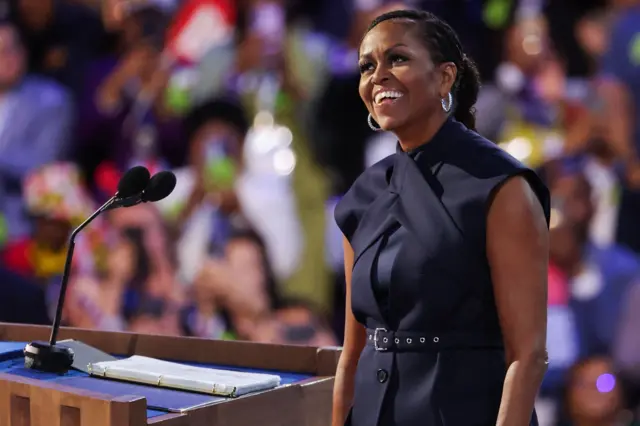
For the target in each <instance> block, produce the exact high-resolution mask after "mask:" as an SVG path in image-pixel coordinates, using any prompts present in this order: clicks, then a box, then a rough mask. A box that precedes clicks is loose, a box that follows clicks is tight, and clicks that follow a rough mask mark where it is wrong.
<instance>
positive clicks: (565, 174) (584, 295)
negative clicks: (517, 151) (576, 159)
mask: <svg viewBox="0 0 640 426" xmlns="http://www.w3.org/2000/svg"><path fill="white" fill-rule="evenodd" d="M557 167H558V169H556V170H553V167H552V166H551V167H549V168H548V169H547V179H548V182H549V187H550V189H551V195H552V217H551V234H550V237H551V240H550V243H551V245H550V253H549V255H550V259H549V263H550V265H549V311H548V312H549V313H548V315H549V317H548V339H549V340H548V348H549V357H550V368H549V373H548V374H547V377H546V378H545V382H544V385H543V390H544V391H545V393H546V392H550V393H551V394H554V393H556V392H557V390H558V389H559V385H560V383H561V381H562V377H563V374H564V371H565V370H566V369H567V368H568V367H569V366H570V365H571V364H572V363H573V362H575V361H576V360H577V359H578V358H580V357H584V356H589V355H592V354H594V353H600V352H605V353H610V351H611V350H612V348H613V344H614V339H615V336H616V332H617V330H618V324H619V320H620V311H621V308H622V306H623V301H624V300H625V297H626V295H627V292H628V291H629V288H630V287H631V286H632V285H633V284H634V283H636V282H638V279H639V278H640V261H639V260H638V258H637V257H636V256H635V255H634V254H633V253H632V252H630V251H628V250H626V249H624V248H622V247H619V246H616V245H610V246H605V247H598V246H596V245H594V244H592V242H591V241H590V239H589V225H590V221H591V218H592V215H593V204H592V199H591V197H592V193H591V187H590V185H589V182H588V181H587V179H586V178H585V176H584V174H583V172H582V169H581V168H580V167H579V165H578V166H575V167H572V166H571V165H568V164H567V162H566V161H565V162H562V163H560V164H558V165H557Z"/></svg>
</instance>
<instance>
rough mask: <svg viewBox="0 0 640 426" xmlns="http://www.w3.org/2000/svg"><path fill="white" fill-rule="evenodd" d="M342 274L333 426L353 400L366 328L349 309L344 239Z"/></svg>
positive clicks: (348, 256) (349, 261) (349, 262)
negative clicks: (343, 294) (340, 337)
mask: <svg viewBox="0 0 640 426" xmlns="http://www.w3.org/2000/svg"><path fill="white" fill-rule="evenodd" d="M342 245H343V247H344V276H345V281H346V290H347V291H346V293H347V294H346V304H345V305H346V307H345V311H346V312H345V318H346V319H345V325H344V344H343V347H342V355H341V356H340V361H339V362H338V369H337V371H336V378H335V385H334V387H333V416H332V425H333V426H343V425H344V421H345V419H346V417H347V413H348V412H349V409H350V408H351V402H352V400H353V386H354V377H355V373H356V367H357V366H358V359H359V358H360V352H362V348H364V345H365V343H366V339H367V335H366V331H365V328H364V327H363V326H362V324H360V323H359V322H358V321H356V319H355V317H354V316H353V312H352V311H351V269H352V268H353V249H352V248H351V244H349V242H348V241H347V239H346V238H345V239H344V242H343V244H342Z"/></svg>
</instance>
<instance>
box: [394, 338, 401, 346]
mask: <svg viewBox="0 0 640 426" xmlns="http://www.w3.org/2000/svg"><path fill="white" fill-rule="evenodd" d="M394 342H396V345H397V344H398V343H400V339H398V338H397V337H396V339H395V340H394Z"/></svg>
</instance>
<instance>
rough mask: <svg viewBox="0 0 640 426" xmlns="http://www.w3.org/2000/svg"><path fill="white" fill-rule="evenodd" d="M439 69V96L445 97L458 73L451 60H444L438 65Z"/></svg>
mask: <svg viewBox="0 0 640 426" xmlns="http://www.w3.org/2000/svg"><path fill="white" fill-rule="evenodd" d="M440 71H441V72H442V81H441V84H440V97H441V98H446V97H447V96H448V94H449V93H450V92H451V89H452V88H453V84H454V83H455V82H456V77H457V75H458V68H457V67H456V65H455V64H454V63H453V62H445V63H443V64H442V65H440Z"/></svg>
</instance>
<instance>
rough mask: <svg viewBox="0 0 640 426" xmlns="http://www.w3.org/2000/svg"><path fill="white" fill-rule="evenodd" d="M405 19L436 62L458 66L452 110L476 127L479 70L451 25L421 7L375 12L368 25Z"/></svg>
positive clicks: (461, 120)
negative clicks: (375, 16)
mask: <svg viewBox="0 0 640 426" xmlns="http://www.w3.org/2000/svg"><path fill="white" fill-rule="evenodd" d="M392 19H393V20H405V21H406V22H407V25H415V26H416V30H417V32H418V35H419V37H420V38H421V40H422V42H423V43H424V45H425V47H426V48H427V49H428V50H429V52H430V53H431V59H432V60H433V62H434V63H435V64H436V65H439V64H442V63H444V62H453V63H454V64H455V66H456V68H457V69H458V72H457V76H456V81H455V82H454V83H453V87H452V88H451V95H452V96H453V114H454V117H455V119H456V120H458V121H459V122H461V123H462V124H464V125H465V126H466V127H468V128H469V129H473V130H475V125H476V119H475V108H474V106H475V104H476V101H477V100H478V92H479V90H480V73H479V72H478V68H477V67H476V64H475V63H474V62H473V60H472V59H471V58H469V57H468V56H467V55H466V54H465V53H464V51H463V49H462V44H461V43H460V39H459V38H458V35H457V34H456V33H455V31H454V30H453V28H451V26H449V24H447V23H446V22H445V21H443V20H442V19H440V18H438V17H437V16H436V15H434V14H433V13H430V12H425V11H421V10H394V11H392V12H388V13H385V14H382V15H380V16H378V17H377V18H376V19H374V20H373V22H372V23H371V24H370V25H369V28H367V32H369V31H371V30H372V29H373V28H375V27H376V26H377V25H378V24H380V23H381V22H384V21H389V20H392Z"/></svg>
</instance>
